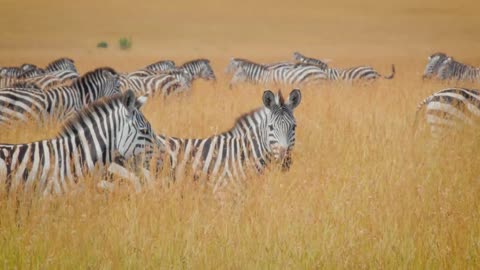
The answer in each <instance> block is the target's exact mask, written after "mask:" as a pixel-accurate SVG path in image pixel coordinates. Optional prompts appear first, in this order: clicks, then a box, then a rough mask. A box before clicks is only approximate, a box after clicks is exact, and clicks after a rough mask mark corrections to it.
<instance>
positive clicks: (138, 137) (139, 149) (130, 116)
mask: <svg viewBox="0 0 480 270" xmlns="http://www.w3.org/2000/svg"><path fill="white" fill-rule="evenodd" d="M146 101H147V96H146V95H145V96H141V97H138V98H135V94H134V93H133V91H131V90H128V91H127V92H125V94H124V95H123V104H124V106H125V108H126V110H125V111H126V119H127V121H126V123H125V124H124V125H123V127H120V131H119V134H118V136H117V149H118V150H119V153H120V155H122V156H123V157H125V158H130V157H132V156H133V157H138V156H141V155H145V157H147V158H148V157H151V156H152V155H153V149H154V142H155V134H154V132H153V130H152V127H151V125H150V123H149V122H148V120H147V119H146V118H145V116H144V115H143V113H142V112H141V111H140V108H141V107H142V106H143V104H145V102H146Z"/></svg>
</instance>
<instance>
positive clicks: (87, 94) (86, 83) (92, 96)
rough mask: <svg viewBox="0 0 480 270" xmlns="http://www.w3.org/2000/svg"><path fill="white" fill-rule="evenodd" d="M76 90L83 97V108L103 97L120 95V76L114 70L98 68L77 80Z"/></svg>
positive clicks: (81, 105) (80, 105)
mask: <svg viewBox="0 0 480 270" xmlns="http://www.w3.org/2000/svg"><path fill="white" fill-rule="evenodd" d="M72 87H74V88H76V89H77V90H78V91H80V94H81V95H82V101H83V103H82V104H77V106H79V108H78V109H80V108H81V107H83V106H85V105H88V104H90V103H92V102H93V101H95V100H97V99H99V98H102V97H111V96H114V95H116V94H118V93H120V82H119V75H118V74H117V73H116V72H115V70H113V69H112V68H97V69H95V70H94V71H90V72H88V73H86V74H85V75H84V76H82V77H81V78H79V79H78V80H76V81H75V82H74V84H73V86H72Z"/></svg>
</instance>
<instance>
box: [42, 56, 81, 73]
mask: <svg viewBox="0 0 480 270" xmlns="http://www.w3.org/2000/svg"><path fill="white" fill-rule="evenodd" d="M60 70H70V71H72V72H75V73H77V74H78V71H77V68H76V67H75V61H73V60H72V59H70V58H59V59H57V60H55V61H52V62H51V63H49V64H48V65H47V67H46V68H45V71H46V72H53V71H60Z"/></svg>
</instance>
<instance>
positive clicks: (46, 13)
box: [0, 0, 480, 71]
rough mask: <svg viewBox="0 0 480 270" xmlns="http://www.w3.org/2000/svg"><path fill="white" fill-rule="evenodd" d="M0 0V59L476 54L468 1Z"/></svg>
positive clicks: (111, 61) (130, 63)
mask: <svg viewBox="0 0 480 270" xmlns="http://www.w3.org/2000/svg"><path fill="white" fill-rule="evenodd" d="M1 2H2V3H1V6H2V8H1V9H0V24H1V25H2V30H1V31H2V35H1V39H0V65H3V66H6V65H14V64H21V63H23V62H25V61H27V60H29V61H31V62H34V63H36V64H46V63H47V62H48V61H50V60H52V59H53V58H56V57H61V56H69V57H70V58H73V59H75V60H76V62H77V63H76V64H77V65H78V66H80V68H88V69H90V68H93V67H94V66H98V65H108V66H113V67H115V68H118V69H121V70H131V69H135V68H138V67H140V66H143V65H145V64H148V63H152V62H154V61H156V60H160V59H165V58H174V60H186V59H192V58H197V57H205V58H210V59H213V60H218V61H220V62H221V63H222V64H223V62H225V63H226V61H227V60H228V59H229V58H230V57H245V58H254V59H258V60H259V61H273V60H282V59H283V60H284V59H290V57H291V53H292V52H293V51H296V50H298V51H301V52H304V53H305V54H307V55H312V56H317V57H324V58H329V59H335V61H337V62H338V63H342V61H345V62H348V63H350V64H355V63H358V64H365V62H369V63H370V62H372V59H373V61H375V60H374V59H383V60H385V58H387V59H391V60H392V61H397V62H398V60H402V59H404V58H405V57H421V58H422V60H423V59H426V57H427V56H428V55H429V54H431V53H433V52H436V51H445V52H447V53H448V54H451V55H454V56H457V57H469V58H470V59H471V58H472V57H475V59H472V60H474V61H476V62H480V55H479V54H477V55H475V56H472V54H470V53H468V54H467V53H465V52H467V51H477V52H479V51H480V34H479V33H480V32H479V29H480V19H479V18H478V10H479V8H480V3H479V1H474V0H471V1H469V0H460V1H433V0H423V1H415V0H407V1H381V0H367V1H355V0H341V1H325V0H306V1H305V0H304V1H294V2H292V1H251V0H246V1H219V0H202V1H158V0H155V1H152V0H146V1H139V2H137V1H125V0H118V1H92V0H86V1H61V0H51V1H13V0H7V1H5V0H3V1H1ZM122 37H126V38H130V39H131V41H132V47H131V49H129V50H128V51H122V50H120V49H119V46H118V40H119V39H120V38H122ZM459 40H461V41H462V42H459ZM101 41H105V42H107V43H108V45H109V47H108V48H107V49H99V48H97V47H96V46H97V44H98V43H99V42H101ZM218 61H217V62H218ZM83 71H84V70H83Z"/></svg>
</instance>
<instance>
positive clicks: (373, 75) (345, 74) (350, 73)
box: [324, 65, 395, 81]
mask: <svg viewBox="0 0 480 270" xmlns="http://www.w3.org/2000/svg"><path fill="white" fill-rule="evenodd" d="M324 71H325V73H326V74H327V79H328V80H334V81H337V80H343V81H359V80H375V79H378V78H382V77H383V78H385V79H388V80H390V79H393V77H395V65H392V74H390V75H388V76H382V75H381V74H380V73H378V72H377V71H375V70H374V69H373V68H372V67H369V66H359V67H351V68H346V69H336V68H331V67H328V68H326V69H325V70H324Z"/></svg>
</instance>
